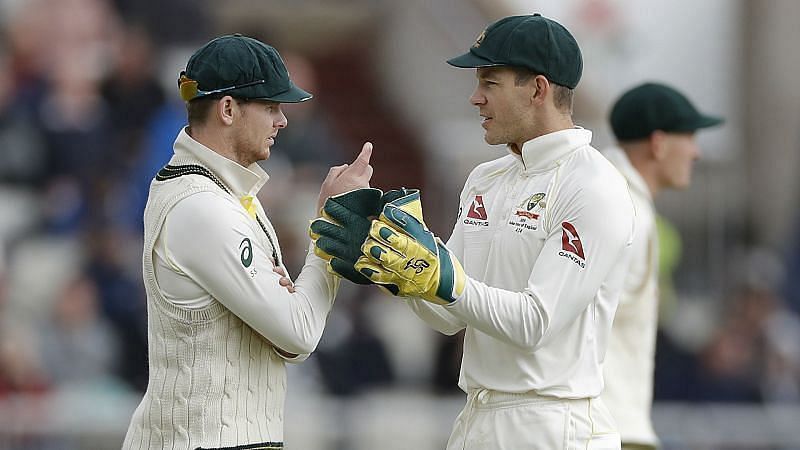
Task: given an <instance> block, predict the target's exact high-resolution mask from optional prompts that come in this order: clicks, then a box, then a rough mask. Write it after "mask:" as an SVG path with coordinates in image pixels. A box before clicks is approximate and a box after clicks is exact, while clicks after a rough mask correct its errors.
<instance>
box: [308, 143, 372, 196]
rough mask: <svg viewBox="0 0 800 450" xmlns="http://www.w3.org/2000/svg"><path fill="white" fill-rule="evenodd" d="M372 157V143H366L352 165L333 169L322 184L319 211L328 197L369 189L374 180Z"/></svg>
mask: <svg viewBox="0 0 800 450" xmlns="http://www.w3.org/2000/svg"><path fill="white" fill-rule="evenodd" d="M371 156H372V143H371V142H365V143H364V146H363V147H361V153H359V154H358V156H357V157H356V159H355V160H354V161H353V163H352V164H349V165H348V164H343V165H341V166H335V167H331V170H330V171H328V176H327V177H325V180H324V181H323V182H322V187H321V188H320V190H319V199H318V201H317V211H319V210H320V209H322V206H323V205H324V204H325V201H326V200H327V199H328V197H332V196H334V195H339V194H343V193H345V192H349V191H352V190H354V189H359V188H368V187H369V180H370V179H371V178H372V166H371V165H370V164H369V158H370V157H371Z"/></svg>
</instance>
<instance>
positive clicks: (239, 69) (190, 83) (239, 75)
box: [178, 34, 312, 103]
mask: <svg viewBox="0 0 800 450" xmlns="http://www.w3.org/2000/svg"><path fill="white" fill-rule="evenodd" d="M178 88H179V90H180V94H181V98H182V99H183V100H184V101H187V102H188V101H191V100H194V99H196V98H203V97H207V96H209V95H214V94H223V93H224V94H226V95H230V96H232V97H237V98H243V99H254V100H255V99H257V100H269V101H273V102H278V103H299V102H304V101H306V100H309V99H311V97H312V95H311V94H309V93H308V92H306V91H304V90H303V89H300V88H299V87H297V86H295V84H294V83H292V80H291V79H290V78H289V72H288V71H287V70H286V65H284V63H283V60H282V59H281V55H280V54H278V51H277V50H275V49H274V48H272V47H270V46H269V45H267V44H264V43H263V42H261V41H258V40H256V39H253V38H249V37H246V36H242V35H241V34H232V35H228V36H221V37H218V38H216V39H213V40H212V41H210V42H208V43H207V44H205V45H204V46H202V47H200V49H198V50H197V51H196V52H194V54H193V55H192V56H191V57H190V58H189V62H188V63H187V64H186V70H185V71H183V72H181V75H180V78H179V79H178Z"/></svg>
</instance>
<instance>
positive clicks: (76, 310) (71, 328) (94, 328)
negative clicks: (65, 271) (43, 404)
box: [41, 276, 124, 386]
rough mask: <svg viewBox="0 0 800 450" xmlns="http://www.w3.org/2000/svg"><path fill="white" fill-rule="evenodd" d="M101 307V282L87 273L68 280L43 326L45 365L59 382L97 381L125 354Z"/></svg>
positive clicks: (61, 383)
mask: <svg viewBox="0 0 800 450" xmlns="http://www.w3.org/2000/svg"><path fill="white" fill-rule="evenodd" d="M98 308H99V305H98V291H97V286H96V285H95V284H94V282H93V281H92V280H91V279H90V278H88V277H86V276H81V277H79V278H77V279H75V280H73V281H71V282H69V283H67V285H66V286H65V287H64V289H63V291H62V292H61V294H60V296H59V298H57V299H56V301H55V305H54V309H53V312H52V316H51V317H50V318H49V320H48V321H46V322H45V323H44V324H43V326H42V329H41V344H42V347H41V354H42V355H43V356H44V358H43V359H44V363H45V364H44V365H45V369H46V371H47V373H48V375H49V377H48V378H49V379H50V380H51V381H52V382H53V383H55V384H56V385H59V386H64V385H77V384H97V383H98V382H102V381H104V380H106V379H107V378H108V376H109V374H111V373H112V371H113V369H114V365H115V360H116V358H119V357H123V358H124V356H123V355H122V354H120V353H119V351H118V350H119V349H118V346H117V341H116V336H115V335H114V331H113V330H112V329H111V326H110V324H109V323H108V322H106V321H105V319H104V318H103V317H102V316H100V314H99V310H98Z"/></svg>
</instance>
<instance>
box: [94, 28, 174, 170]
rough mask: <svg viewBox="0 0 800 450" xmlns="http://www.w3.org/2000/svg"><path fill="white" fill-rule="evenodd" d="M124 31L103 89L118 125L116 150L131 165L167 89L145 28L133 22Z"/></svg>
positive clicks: (112, 119) (102, 91) (116, 125)
mask: <svg viewBox="0 0 800 450" xmlns="http://www.w3.org/2000/svg"><path fill="white" fill-rule="evenodd" d="M120 34H121V36H120V42H119V48H118V49H117V51H116V52H115V57H114V60H113V68H112V69H111V71H110V73H109V74H108V75H107V76H106V78H105V80H103V82H102V85H101V93H102V95H103V98H104V99H105V101H106V102H107V104H108V107H109V120H110V125H111V127H113V129H114V142H113V145H114V147H115V150H114V152H115V153H116V154H117V155H118V156H119V157H120V159H121V160H122V161H121V162H124V163H125V165H126V166H129V165H130V164H131V162H132V161H134V160H135V159H136V158H137V157H138V152H139V149H140V148H141V147H142V141H141V134H142V132H143V130H144V128H145V127H146V126H147V125H148V123H149V122H150V119H151V117H152V116H153V113H154V112H155V111H157V110H158V109H159V107H160V106H161V105H162V104H163V103H164V92H163V90H162V89H161V85H159V83H158V80H157V79H156V77H155V73H154V71H153V69H154V68H155V67H156V65H155V57H154V54H153V47H152V42H151V41H150V37H149V36H148V35H147V34H146V32H145V30H144V29H143V28H141V27H140V26H137V25H130V26H126V27H125V28H123V30H122V32H121V33H120Z"/></svg>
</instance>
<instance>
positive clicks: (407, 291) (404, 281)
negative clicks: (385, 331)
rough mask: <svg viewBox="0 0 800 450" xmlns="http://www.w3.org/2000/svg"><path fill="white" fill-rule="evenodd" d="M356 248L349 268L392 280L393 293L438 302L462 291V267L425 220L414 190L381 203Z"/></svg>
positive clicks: (448, 300)
mask: <svg viewBox="0 0 800 450" xmlns="http://www.w3.org/2000/svg"><path fill="white" fill-rule="evenodd" d="M361 253H362V254H363V256H361V257H360V258H359V259H358V261H356V263H355V269H356V270H358V271H359V272H360V273H361V274H363V275H364V276H365V277H367V278H369V279H370V280H371V281H372V282H374V283H381V284H391V285H396V286H397V289H398V293H397V295H401V296H404V297H420V298H422V299H424V300H427V301H430V302H433V303H436V304H440V305H441V304H448V303H451V302H453V301H455V299H456V298H458V296H460V295H461V293H462V292H464V285H465V284H466V274H465V273H464V269H463V268H462V267H461V263H459V262H458V260H457V259H456V258H455V256H453V255H452V254H451V253H450V251H449V250H448V249H447V247H445V246H444V243H442V241H441V239H439V238H438V237H436V236H435V235H434V234H433V233H432V232H431V231H430V230H428V228H427V227H426V226H425V223H424V221H423V219H422V203H421V202H420V197H419V192H418V191H417V192H415V193H413V194H411V195H407V196H405V197H403V198H400V199H398V200H396V201H394V202H391V203H389V204H387V205H386V206H384V208H383V211H382V212H381V215H380V217H379V218H378V220H374V221H372V225H371V226H370V230H369V238H367V240H366V241H365V242H364V244H363V245H362V246H361Z"/></svg>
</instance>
